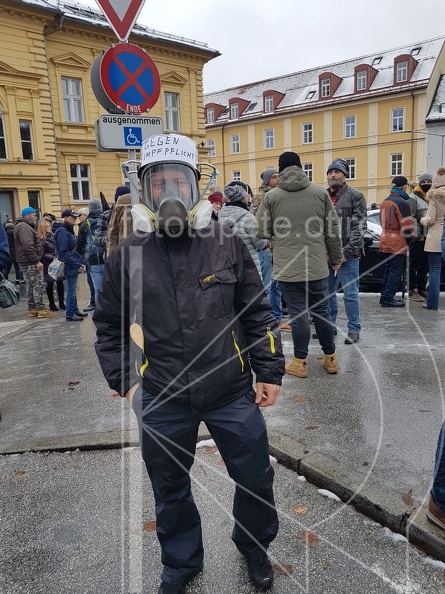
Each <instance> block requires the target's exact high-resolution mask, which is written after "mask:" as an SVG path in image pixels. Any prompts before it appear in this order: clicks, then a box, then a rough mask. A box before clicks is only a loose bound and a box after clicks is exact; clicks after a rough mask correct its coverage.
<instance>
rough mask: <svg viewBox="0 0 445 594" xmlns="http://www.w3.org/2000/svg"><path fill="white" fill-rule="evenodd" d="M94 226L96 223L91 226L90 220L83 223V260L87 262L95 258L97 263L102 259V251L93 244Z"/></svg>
mask: <svg viewBox="0 0 445 594" xmlns="http://www.w3.org/2000/svg"><path fill="white" fill-rule="evenodd" d="M96 226H97V223H96V224H95V225H94V226H93V225H91V220H90V219H87V220H86V221H85V232H86V242H85V260H86V261H87V262H88V261H89V260H90V258H96V259H97V261H98V262H100V261H101V259H102V257H103V253H104V251H103V249H102V248H99V247H97V246H96V244H95V235H96Z"/></svg>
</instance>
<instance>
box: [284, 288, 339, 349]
mask: <svg viewBox="0 0 445 594" xmlns="http://www.w3.org/2000/svg"><path fill="white" fill-rule="evenodd" d="M280 289H281V292H282V294H283V297H284V298H285V300H286V303H287V309H288V310H289V314H290V316H291V320H290V325H291V328H292V341H293V343H294V357H296V358H297V359H306V357H307V354H308V352H309V340H310V337H311V330H310V326H309V316H308V312H309V313H310V314H311V316H312V317H313V318H314V324H315V331H316V333H317V336H318V340H319V342H320V345H321V348H322V349H323V352H324V353H325V354H326V355H332V354H333V353H335V342H334V328H333V327H332V324H331V318H330V315H329V305H328V299H329V297H328V296H329V292H328V277H326V278H322V279H320V280H316V281H301V282H294V283H286V282H281V281H280ZM309 310H310V311H309Z"/></svg>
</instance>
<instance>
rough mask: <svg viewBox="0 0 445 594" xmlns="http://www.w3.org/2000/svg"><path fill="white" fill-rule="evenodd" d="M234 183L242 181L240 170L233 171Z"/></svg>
mask: <svg viewBox="0 0 445 594" xmlns="http://www.w3.org/2000/svg"><path fill="white" fill-rule="evenodd" d="M232 181H241V171H240V170H239V169H234V170H233V171H232Z"/></svg>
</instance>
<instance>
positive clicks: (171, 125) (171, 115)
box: [164, 91, 181, 132]
mask: <svg viewBox="0 0 445 594" xmlns="http://www.w3.org/2000/svg"><path fill="white" fill-rule="evenodd" d="M175 102H176V105H174V103H175ZM164 104H165V129H166V130H168V131H169V132H180V130H181V120H180V117H179V106H180V102H179V93H174V92H173V91H164Z"/></svg>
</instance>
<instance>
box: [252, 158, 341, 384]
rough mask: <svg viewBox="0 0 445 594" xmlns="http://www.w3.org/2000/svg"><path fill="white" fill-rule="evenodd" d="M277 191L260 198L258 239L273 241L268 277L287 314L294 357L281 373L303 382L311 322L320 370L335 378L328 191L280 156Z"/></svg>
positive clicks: (335, 227)
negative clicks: (320, 358) (311, 322)
mask: <svg viewBox="0 0 445 594" xmlns="http://www.w3.org/2000/svg"><path fill="white" fill-rule="evenodd" d="M278 165H279V176H278V186H277V187H276V188H273V189H272V190H269V192H267V194H265V196H264V198H263V200H262V202H261V204H260V207H259V209H258V212H257V215H256V219H257V237H259V238H265V239H270V238H271V237H273V238H274V261H273V275H272V276H273V278H274V279H275V280H278V281H279V283H280V289H281V293H282V294H283V297H284V298H285V300H286V303H287V305H288V309H289V313H290V315H291V322H290V324H291V327H292V340H293V343H294V357H293V359H292V362H291V363H290V364H288V365H286V373H289V374H291V375H295V376H297V377H307V373H308V372H307V354H308V350H309V340H310V327H309V316H308V313H310V314H311V316H312V317H313V318H314V323H315V330H316V333H317V336H318V340H319V342H320V345H321V347H322V349H323V352H324V354H325V356H324V360H323V367H324V368H325V369H326V371H327V372H328V373H337V371H338V367H337V354H336V352H335V342H334V329H333V327H332V324H331V322H330V316H329V308H328V293H329V291H328V277H329V270H328V261H329V262H330V264H331V266H332V268H333V269H334V270H335V271H336V270H338V269H339V268H340V265H341V261H342V245H341V239H340V226H339V222H338V216H337V213H336V212H335V208H334V206H333V204H332V202H331V199H330V198H329V196H328V194H327V192H326V191H325V189H324V188H322V187H321V186H317V185H316V184H313V183H311V182H310V181H309V178H308V177H307V175H306V174H305V173H304V171H303V169H302V167H301V161H300V157H299V156H298V155H297V153H294V152H285V153H283V154H282V155H280V157H279V161H278Z"/></svg>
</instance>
